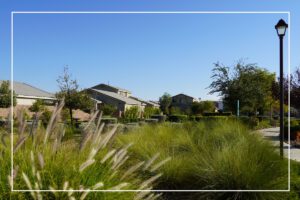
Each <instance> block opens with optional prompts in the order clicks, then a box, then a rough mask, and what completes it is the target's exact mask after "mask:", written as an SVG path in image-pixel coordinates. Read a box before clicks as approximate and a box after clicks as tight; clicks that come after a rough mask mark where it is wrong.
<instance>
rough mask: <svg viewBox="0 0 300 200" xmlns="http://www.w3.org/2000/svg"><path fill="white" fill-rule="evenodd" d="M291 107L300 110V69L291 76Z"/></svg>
mask: <svg viewBox="0 0 300 200" xmlns="http://www.w3.org/2000/svg"><path fill="white" fill-rule="evenodd" d="M290 95H291V106H293V107H294V108H296V109H300V67H299V68H298V69H297V70H296V71H295V72H294V73H293V74H292V76H291V92H290Z"/></svg>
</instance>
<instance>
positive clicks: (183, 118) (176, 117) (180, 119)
mask: <svg viewBox="0 0 300 200" xmlns="http://www.w3.org/2000/svg"><path fill="white" fill-rule="evenodd" d="M187 119H188V116H187V115H169V117H168V120H169V121H170V122H184V121H186V120H187Z"/></svg>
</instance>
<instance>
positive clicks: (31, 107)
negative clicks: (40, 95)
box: [29, 99, 45, 112]
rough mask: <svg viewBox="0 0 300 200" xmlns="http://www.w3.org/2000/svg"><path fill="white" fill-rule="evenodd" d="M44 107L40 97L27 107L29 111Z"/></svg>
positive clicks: (37, 110)
mask: <svg viewBox="0 0 300 200" xmlns="http://www.w3.org/2000/svg"><path fill="white" fill-rule="evenodd" d="M44 109H45V106H44V102H43V100H41V99H38V100H36V101H35V102H34V103H33V104H32V106H30V107H29V110H30V111H31V112H39V111H42V110H44Z"/></svg>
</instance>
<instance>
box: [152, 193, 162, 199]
mask: <svg viewBox="0 0 300 200" xmlns="http://www.w3.org/2000/svg"><path fill="white" fill-rule="evenodd" d="M161 195H162V193H159V194H155V195H154V196H153V197H152V199H151V200H155V199H158V198H159V197H160V196H161Z"/></svg>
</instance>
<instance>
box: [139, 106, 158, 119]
mask: <svg viewBox="0 0 300 200" xmlns="http://www.w3.org/2000/svg"><path fill="white" fill-rule="evenodd" d="M159 113H160V109H159V108H154V107H150V106H146V107H145V109H144V114H143V116H144V118H145V119H147V118H150V117H151V116H152V115H155V114H156V115H157V114H159Z"/></svg>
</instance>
